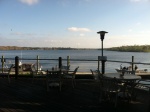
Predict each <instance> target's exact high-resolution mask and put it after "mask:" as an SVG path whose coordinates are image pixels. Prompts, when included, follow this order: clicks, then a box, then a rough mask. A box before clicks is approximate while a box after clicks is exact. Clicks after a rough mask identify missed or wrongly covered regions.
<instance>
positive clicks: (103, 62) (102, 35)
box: [97, 31, 108, 74]
mask: <svg viewBox="0 0 150 112" xmlns="http://www.w3.org/2000/svg"><path fill="white" fill-rule="evenodd" d="M105 33H108V32H106V31H99V32H97V34H100V39H101V41H102V49H101V51H102V56H101V57H100V58H99V59H100V60H101V61H102V74H104V73H105V61H106V60H107V57H106V56H103V40H104V37H105Z"/></svg>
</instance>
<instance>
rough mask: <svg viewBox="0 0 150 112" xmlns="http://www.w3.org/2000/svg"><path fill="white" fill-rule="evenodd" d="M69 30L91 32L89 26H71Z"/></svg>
mask: <svg viewBox="0 0 150 112" xmlns="http://www.w3.org/2000/svg"><path fill="white" fill-rule="evenodd" d="M68 30H69V31H72V32H90V31H91V30H90V29H88V28H77V27H71V28H68Z"/></svg>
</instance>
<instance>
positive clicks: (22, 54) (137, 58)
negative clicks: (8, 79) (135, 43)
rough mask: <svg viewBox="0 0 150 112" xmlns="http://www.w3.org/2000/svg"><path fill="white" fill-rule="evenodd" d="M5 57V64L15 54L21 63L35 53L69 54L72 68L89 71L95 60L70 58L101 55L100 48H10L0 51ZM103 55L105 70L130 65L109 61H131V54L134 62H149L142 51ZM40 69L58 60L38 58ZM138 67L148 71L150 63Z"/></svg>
mask: <svg viewBox="0 0 150 112" xmlns="http://www.w3.org/2000/svg"><path fill="white" fill-rule="evenodd" d="M2 55H3V56H4V58H6V64H7V65H9V64H12V63H14V60H12V59H15V57H16V56H19V58H20V59H22V60H21V61H22V62H23V63H25V62H34V63H35V62H36V60H28V59H36V58H37V55H38V56H39V59H58V58H59V57H62V59H67V56H70V59H71V61H70V65H71V69H74V68H75V67H76V66H79V67H80V68H79V71H82V72H89V71H90V69H93V70H94V69H97V67H98V62H97V61H72V59H77V60H78V59H81V60H97V59H98V56H101V50H22V51H20V50H10V51H0V56H2ZM104 56H107V60H108V61H106V63H105V66H106V68H105V72H116V71H115V69H116V68H119V67H120V65H121V64H122V66H126V67H128V66H130V63H123V62H120V63H118V62H111V61H126V62H131V61H132V56H134V62H137V63H147V64H150V53H144V52H117V51H106V50H104ZM10 58H11V59H10ZM39 62H40V64H41V66H42V69H44V70H46V69H48V68H51V67H53V66H55V65H58V61H53V60H40V61H39ZM63 64H64V65H66V61H63ZM136 65H137V66H138V68H139V69H148V71H150V65H145V64H136Z"/></svg>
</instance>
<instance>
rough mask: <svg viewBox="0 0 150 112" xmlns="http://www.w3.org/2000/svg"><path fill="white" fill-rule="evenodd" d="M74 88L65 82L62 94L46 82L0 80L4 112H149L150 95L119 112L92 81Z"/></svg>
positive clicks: (121, 107) (123, 104)
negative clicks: (102, 100) (149, 98)
mask: <svg viewBox="0 0 150 112" xmlns="http://www.w3.org/2000/svg"><path fill="white" fill-rule="evenodd" d="M76 83H77V84H76V87H75V88H74V89H73V88H72V85H71V82H70V81H64V83H63V87H62V91H61V92H60V91H59V89H58V88H51V89H50V91H49V92H47V91H46V84H45V79H41V78H40V79H36V80H34V82H32V78H18V79H15V78H11V83H10V84H9V83H8V80H7V78H0V112H115V111H117V112H134V111H135V112H149V111H148V97H149V96H148V93H146V92H144V91H139V94H138V97H137V100H136V101H131V102H130V103H127V102H121V101H119V103H118V108H117V110H116V109H114V107H113V104H112V103H109V102H107V101H105V102H103V103H100V102H99V89H98V85H97V83H96V82H94V81H93V80H91V79H87V80H86V79H77V82H76Z"/></svg>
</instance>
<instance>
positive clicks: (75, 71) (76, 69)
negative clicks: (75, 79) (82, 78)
mask: <svg viewBox="0 0 150 112" xmlns="http://www.w3.org/2000/svg"><path fill="white" fill-rule="evenodd" d="M78 69H79V66H78V67H77V68H75V70H74V72H73V73H74V74H76V73H77V71H78Z"/></svg>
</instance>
